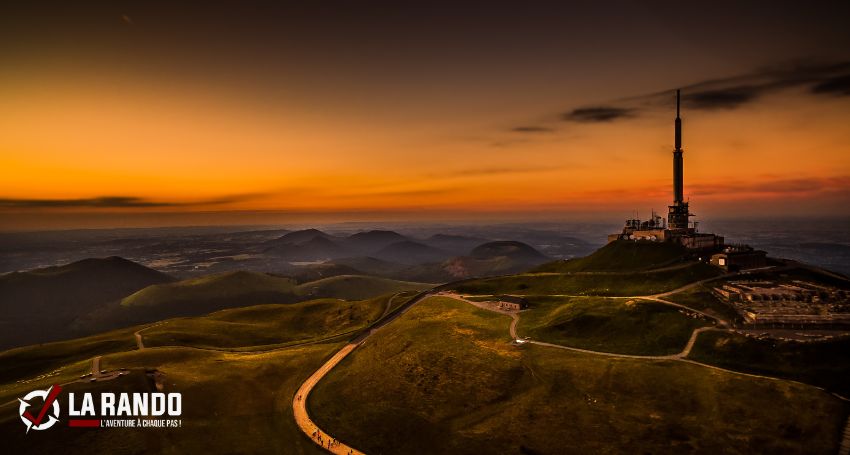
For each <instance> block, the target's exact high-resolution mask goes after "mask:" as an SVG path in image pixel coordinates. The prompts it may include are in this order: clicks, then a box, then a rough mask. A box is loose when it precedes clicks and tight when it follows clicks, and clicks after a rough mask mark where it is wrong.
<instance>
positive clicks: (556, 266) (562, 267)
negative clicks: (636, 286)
mask: <svg viewBox="0 0 850 455" xmlns="http://www.w3.org/2000/svg"><path fill="white" fill-rule="evenodd" d="M687 256H688V251H687V249H685V248H684V247H683V246H681V245H676V244H673V243H668V242H635V241H631V240H617V241H614V242H610V243H608V244H607V245H605V246H603V247H602V248H600V249H598V250H596V251H595V252H594V253H593V254H591V255H589V256H585V257H582V258H576V259H569V260H565V261H555V262H550V263H547V264H543V265H541V266H539V267H537V268H536V269H534V270H533V271H534V272H557V273H564V272H602V271H607V272H623V271H635V270H650V269H654V268H658V267H664V266H670V265H675V264H677V263H680V262H683V261H684V260H685V258H686V257H687Z"/></svg>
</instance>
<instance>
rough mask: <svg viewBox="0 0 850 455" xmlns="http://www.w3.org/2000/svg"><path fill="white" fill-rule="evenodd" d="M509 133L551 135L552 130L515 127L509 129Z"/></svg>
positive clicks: (536, 127) (534, 127)
mask: <svg viewBox="0 0 850 455" xmlns="http://www.w3.org/2000/svg"><path fill="white" fill-rule="evenodd" d="M511 131H513V132H514V133H551V132H552V131H554V130H553V129H552V128H548V127H545V126H517V127H514V128H511Z"/></svg>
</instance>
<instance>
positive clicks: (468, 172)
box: [428, 166, 563, 178]
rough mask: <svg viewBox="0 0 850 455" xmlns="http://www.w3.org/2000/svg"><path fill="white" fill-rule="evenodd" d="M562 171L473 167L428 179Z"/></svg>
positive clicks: (553, 168) (542, 168) (560, 167)
mask: <svg viewBox="0 0 850 455" xmlns="http://www.w3.org/2000/svg"><path fill="white" fill-rule="evenodd" d="M560 169H563V167H562V166H545V167H544V166H527V167H522V166H510V167H508V166H505V167H486V166H485V167H475V168H464V169H454V170H448V171H446V172H441V173H440V174H429V175H428V177H429V178H436V177H482V176H498V175H519V174H534V173H538V172H550V171H558V170H560Z"/></svg>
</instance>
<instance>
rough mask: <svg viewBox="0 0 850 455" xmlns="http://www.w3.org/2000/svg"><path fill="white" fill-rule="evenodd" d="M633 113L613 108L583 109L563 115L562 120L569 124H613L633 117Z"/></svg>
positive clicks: (624, 109)
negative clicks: (615, 121)
mask: <svg viewBox="0 0 850 455" xmlns="http://www.w3.org/2000/svg"><path fill="white" fill-rule="evenodd" d="M633 111H634V110H633V109H626V108H622V107H611V106H595V107H582V108H578V109H573V110H572V111H570V112H565V113H564V114H562V115H561V118H562V119H563V120H566V121H569V122H582V123H600V122H612V121H614V120H619V119H622V118H627V117H631V116H632V115H633Z"/></svg>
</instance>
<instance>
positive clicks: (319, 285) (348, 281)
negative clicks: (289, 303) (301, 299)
mask: <svg viewBox="0 0 850 455" xmlns="http://www.w3.org/2000/svg"><path fill="white" fill-rule="evenodd" d="M432 287H434V285H432V284H428V283H415V282H411V281H398V280H391V279H389V278H380V277H374V276H364V275H338V276H334V277H330V278H323V279H321V280H316V281H312V282H309V283H304V284H302V285H299V286H298V287H297V288H296V291H295V292H296V293H297V294H298V295H301V296H305V297H309V298H324V297H329V298H337V299H346V300H359V299H368V298H371V297H375V296H378V295H383V294H389V293H394V292H402V291H422V290H425V289H430V288H432Z"/></svg>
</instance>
